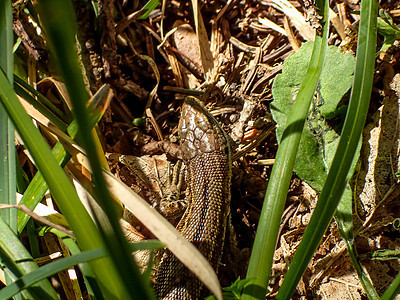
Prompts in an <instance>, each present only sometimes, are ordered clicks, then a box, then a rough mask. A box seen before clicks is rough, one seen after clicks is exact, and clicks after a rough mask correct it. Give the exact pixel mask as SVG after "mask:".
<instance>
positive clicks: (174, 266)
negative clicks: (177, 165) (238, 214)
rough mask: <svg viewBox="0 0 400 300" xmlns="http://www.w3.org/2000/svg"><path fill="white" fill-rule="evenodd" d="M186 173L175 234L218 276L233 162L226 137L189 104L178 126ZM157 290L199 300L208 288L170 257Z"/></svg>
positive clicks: (168, 254)
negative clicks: (184, 198)
mask: <svg viewBox="0 0 400 300" xmlns="http://www.w3.org/2000/svg"><path fill="white" fill-rule="evenodd" d="M179 135H180V140H181V148H182V150H183V154H184V159H185V162H186V165H187V166H186V167H187V174H186V182H187V198H188V199H187V200H188V208H187V210H186V211H185V213H184V215H183V216H182V219H181V220H180V221H179V223H178V225H177V229H178V230H179V231H180V232H181V233H182V235H183V236H184V237H185V238H186V239H187V240H188V241H190V242H192V243H193V244H194V245H195V246H196V247H197V248H198V249H199V251H200V252H201V253H202V254H203V255H204V256H205V257H206V259H207V260H208V261H209V262H210V264H211V266H212V267H213V268H214V270H216V271H217V270H218V265H219V263H220V260H221V256H222V250H223V244H224V238H225V231H226V223H227V217H228V214H229V204H230V182H231V162H230V149H229V143H228V140H227V136H226V134H225V133H224V132H223V130H222V129H221V128H220V126H219V125H218V123H217V122H216V121H215V119H214V118H213V117H212V116H211V115H210V114H209V113H208V112H207V111H206V110H205V109H204V108H203V107H202V106H201V104H199V103H198V102H197V101H196V100H189V101H188V100H187V101H186V102H185V103H184V105H183V107H182V115H181V119H180V122H179ZM154 287H155V290H156V293H157V295H158V297H159V298H161V299H174V300H175V299H199V298H200V297H201V296H202V295H204V287H203V284H202V283H201V282H200V280H198V279H197V277H196V276H195V275H193V274H192V273H191V272H190V271H189V270H188V269H187V268H186V267H185V266H184V265H183V264H182V263H181V262H180V261H179V260H178V259H177V258H176V257H175V256H174V255H173V254H172V253H171V252H170V251H168V250H166V251H165V253H164V254H163V257H162V259H161V263H160V266H159V268H158V272H157V276H156V282H155V286H154Z"/></svg>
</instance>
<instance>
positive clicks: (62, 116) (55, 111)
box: [14, 74, 71, 129]
mask: <svg viewBox="0 0 400 300" xmlns="http://www.w3.org/2000/svg"><path fill="white" fill-rule="evenodd" d="M14 82H15V86H14V88H15V90H17V88H16V86H19V87H20V88H21V89H24V90H26V91H28V92H29V93H31V94H32V95H34V96H36V97H37V101H36V100H33V101H32V103H31V104H32V105H34V102H38V103H40V104H41V105H42V106H44V107H46V109H48V110H49V111H51V112H52V114H54V115H55V117H56V118H59V119H61V120H62V121H61V122H63V123H64V124H65V123H68V122H69V121H71V116H70V115H68V116H66V115H65V114H64V113H63V112H62V111H61V110H60V109H59V108H58V107H57V106H55V105H54V104H53V103H52V102H51V101H50V100H49V99H47V98H46V97H45V96H43V95H42V94H41V93H40V92H38V91H37V90H35V89H34V88H33V87H31V86H30V85H29V84H28V83H26V82H25V81H24V80H23V79H22V78H20V77H19V76H18V75H16V74H14ZM26 100H29V99H26ZM37 109H38V110H39V108H37ZM44 115H46V114H44ZM46 116H47V115H46ZM47 117H48V116H47ZM48 118H49V117H48ZM49 119H50V118H49ZM60 129H62V128H61V127H60Z"/></svg>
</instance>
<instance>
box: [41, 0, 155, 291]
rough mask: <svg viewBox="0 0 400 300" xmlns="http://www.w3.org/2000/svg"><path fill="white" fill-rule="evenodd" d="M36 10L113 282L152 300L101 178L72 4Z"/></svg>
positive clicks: (47, 2)
mask: <svg viewBox="0 0 400 300" xmlns="http://www.w3.org/2000/svg"><path fill="white" fill-rule="evenodd" d="M39 8H40V9H39V13H40V15H41V21H42V25H43V28H44V30H45V33H46V34H47V37H48V39H49V44H50V48H51V49H52V52H53V55H54V58H55V62H56V66H57V68H58V70H59V71H60V73H61V75H62V77H63V79H64V82H65V85H66V87H67V90H68V93H69V96H70V99H71V103H72V106H73V110H74V111H73V112H74V115H75V117H76V120H77V122H78V126H79V134H80V137H81V140H82V145H83V146H84V148H85V151H86V154H87V157H88V159H89V161H90V166H91V169H92V175H93V181H94V194H95V195H94V196H95V199H96V201H98V203H99V204H100V206H101V207H102V209H103V211H104V212H106V215H97V213H96V214H95V215H96V219H97V222H98V225H99V227H100V229H101V233H102V236H103V238H104V241H105V243H106V248H107V249H108V251H110V254H111V255H110V256H111V260H112V261H113V263H114V266H115V268H116V269H117V270H118V273H117V274H115V277H114V278H113V281H114V282H117V283H118V285H121V287H120V288H119V291H122V292H124V293H126V295H125V299H127V298H140V299H152V298H154V295H153V292H152V290H151V289H150V288H149V283H148V282H145V280H144V279H143V277H142V276H141V275H140V273H139V269H138V267H137V265H136V263H135V262H134V261H133V258H132V255H131V253H130V251H129V247H128V243H127V241H126V239H125V237H124V235H123V233H122V230H121V227H120V225H119V221H118V219H119V217H118V214H117V212H116V210H115V203H114V201H113V199H112V198H111V197H110V195H109V193H108V190H107V187H106V184H105V180H104V177H103V174H102V165H101V163H100V161H101V158H100V153H99V152H98V149H97V148H96V144H95V141H94V139H93V135H92V131H91V130H90V127H89V120H88V110H87V105H86V103H87V101H88V99H89V97H88V93H87V91H86V90H85V86H84V81H83V77H82V73H81V70H80V66H79V59H78V55H77V53H76V51H75V48H76V46H75V43H76V40H75V36H76V24H75V16H74V13H73V8H72V3H71V2H70V1H64V0H41V1H39ZM103 159H104V155H103Z"/></svg>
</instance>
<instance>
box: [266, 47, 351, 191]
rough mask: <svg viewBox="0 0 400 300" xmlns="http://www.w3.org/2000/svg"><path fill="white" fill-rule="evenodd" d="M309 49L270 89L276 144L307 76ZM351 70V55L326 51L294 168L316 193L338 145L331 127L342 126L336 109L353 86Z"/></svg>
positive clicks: (336, 130)
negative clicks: (328, 119) (331, 120)
mask: <svg viewBox="0 0 400 300" xmlns="http://www.w3.org/2000/svg"><path fill="white" fill-rule="evenodd" d="M312 47H313V42H308V43H305V44H303V46H302V47H301V48H300V50H299V51H298V52H297V53H295V54H292V55H290V56H289V57H288V58H287V59H286V61H285V63H284V66H283V69H282V74H280V75H278V76H276V78H275V81H274V84H273V86H272V93H273V95H274V102H272V104H271V112H272V116H273V118H274V120H275V121H276V123H277V124H278V126H277V129H276V133H277V138H278V141H280V140H281V137H282V133H283V130H284V128H285V125H286V120H287V113H288V112H289V111H290V108H291V106H292V103H293V100H294V99H295V97H296V95H297V93H298V90H299V87H300V84H301V82H302V81H303V80H304V78H305V76H306V70H307V68H308V64H309V59H310V56H311V51H312ZM354 68H355V59H354V57H353V56H352V55H351V54H343V53H340V52H339V49H338V48H337V47H335V46H330V47H328V49H327V52H326V57H325V62H324V66H323V68H322V72H321V77H320V81H319V85H318V88H317V93H316V96H315V97H314V98H313V101H312V103H311V107H310V110H309V113H308V117H307V122H306V125H305V127H304V129H303V134H302V138H301V141H300V146H299V152H298V154H297V157H296V162H295V165H294V171H295V172H296V174H297V175H298V176H299V177H300V178H301V179H303V180H304V181H306V182H307V183H308V184H310V185H311V186H312V187H313V188H315V189H316V190H317V191H321V190H322V187H323V184H324V181H325V179H326V176H327V173H328V170H329V167H330V165H331V162H332V159H333V156H334V154H335V151H336V148H337V144H338V141H339V133H340V128H337V126H336V127H335V128H334V127H332V126H331V125H330V123H332V124H333V123H335V124H337V123H339V124H341V123H342V117H343V113H342V112H343V111H344V109H343V108H345V107H339V108H338V104H339V102H340V100H341V99H342V97H343V96H344V95H345V94H346V93H347V92H348V91H349V89H350V87H351V85H352V82H353V74H354ZM333 117H336V119H335V120H334V121H333V122H329V121H327V118H333Z"/></svg>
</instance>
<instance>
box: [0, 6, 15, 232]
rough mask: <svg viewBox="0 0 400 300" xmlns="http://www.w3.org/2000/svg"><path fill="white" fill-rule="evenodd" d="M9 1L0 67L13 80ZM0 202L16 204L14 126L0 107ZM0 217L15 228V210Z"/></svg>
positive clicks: (3, 11)
mask: <svg viewBox="0 0 400 300" xmlns="http://www.w3.org/2000/svg"><path fill="white" fill-rule="evenodd" d="M12 18H13V17H12V11H11V1H9V0H4V1H1V2H0V69H2V70H3V72H4V73H5V74H6V76H7V78H8V80H9V81H10V82H12V81H13V51H12V49H13V41H14V33H13V30H12ZM0 141H1V143H0V173H1V177H0V202H1V203H7V204H16V198H15V192H16V168H15V146H14V127H13V126H12V123H11V122H10V120H9V119H8V116H7V113H6V112H5V110H4V109H3V108H2V107H0ZM1 217H2V218H3V220H5V221H6V223H7V224H9V225H10V227H11V228H12V229H13V230H15V231H16V229H17V212H16V211H15V209H6V210H4V211H2V212H1Z"/></svg>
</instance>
